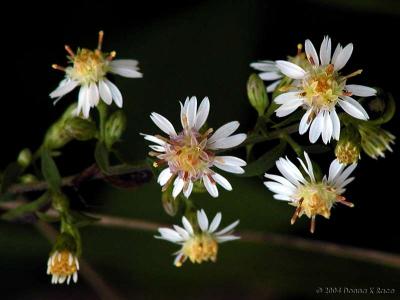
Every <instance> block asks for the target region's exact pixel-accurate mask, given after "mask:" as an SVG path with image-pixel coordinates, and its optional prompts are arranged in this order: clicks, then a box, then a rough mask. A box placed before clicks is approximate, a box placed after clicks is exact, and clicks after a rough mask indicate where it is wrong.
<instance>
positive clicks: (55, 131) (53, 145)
mask: <svg viewBox="0 0 400 300" xmlns="http://www.w3.org/2000/svg"><path fill="white" fill-rule="evenodd" d="M71 140H72V137H71V136H70V135H69V134H68V133H67V132H66V131H65V129H64V122H61V120H60V121H57V122H56V123H54V124H53V125H51V127H50V128H49V129H48V130H47V133H46V135H45V138H44V146H45V147H47V148H48V149H51V150H52V149H59V148H62V147H64V145H66V144H67V143H69V142H70V141H71Z"/></svg>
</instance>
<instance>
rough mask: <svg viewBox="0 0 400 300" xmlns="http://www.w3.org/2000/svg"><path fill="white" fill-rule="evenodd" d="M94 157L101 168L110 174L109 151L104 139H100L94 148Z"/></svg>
mask: <svg viewBox="0 0 400 300" xmlns="http://www.w3.org/2000/svg"><path fill="white" fill-rule="evenodd" d="M94 158H95V160H96V163H97V166H98V167H99V168H100V170H101V171H102V172H103V173H105V174H108V172H109V169H110V162H109V152H108V149H107V147H106V145H105V144H104V143H103V142H102V141H98V142H97V144H96V149H95V150H94Z"/></svg>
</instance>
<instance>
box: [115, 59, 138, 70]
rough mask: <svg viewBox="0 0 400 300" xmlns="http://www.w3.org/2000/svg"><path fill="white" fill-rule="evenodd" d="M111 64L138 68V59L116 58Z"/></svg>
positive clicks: (118, 66)
mask: <svg viewBox="0 0 400 300" xmlns="http://www.w3.org/2000/svg"><path fill="white" fill-rule="evenodd" d="M110 65H111V66H113V67H117V68H131V69H135V70H138V61H137V60H134V59H114V60H113V61H111V63H110Z"/></svg>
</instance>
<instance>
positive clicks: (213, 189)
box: [203, 175, 218, 198]
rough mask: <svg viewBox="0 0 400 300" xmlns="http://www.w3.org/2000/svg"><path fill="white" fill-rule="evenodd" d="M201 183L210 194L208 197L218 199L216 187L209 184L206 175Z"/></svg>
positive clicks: (211, 183)
mask: <svg viewBox="0 0 400 300" xmlns="http://www.w3.org/2000/svg"><path fill="white" fill-rule="evenodd" d="M203 183H204V186H205V188H206V190H207V191H208V192H209V193H210V195H211V196H212V197H214V198H217V197H218V188H217V185H216V184H215V183H213V182H211V180H210V178H208V176H207V175H204V176H203Z"/></svg>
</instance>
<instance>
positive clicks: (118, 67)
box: [109, 59, 143, 78]
mask: <svg viewBox="0 0 400 300" xmlns="http://www.w3.org/2000/svg"><path fill="white" fill-rule="evenodd" d="M128 61H129V60H127V59H125V60H122V59H121V60H114V61H112V62H110V64H109V66H110V72H111V73H115V74H118V75H120V76H123V77H128V78H141V77H143V75H142V73H140V72H138V71H137V70H138V68H137V61H132V62H133V63H132V62H128Z"/></svg>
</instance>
